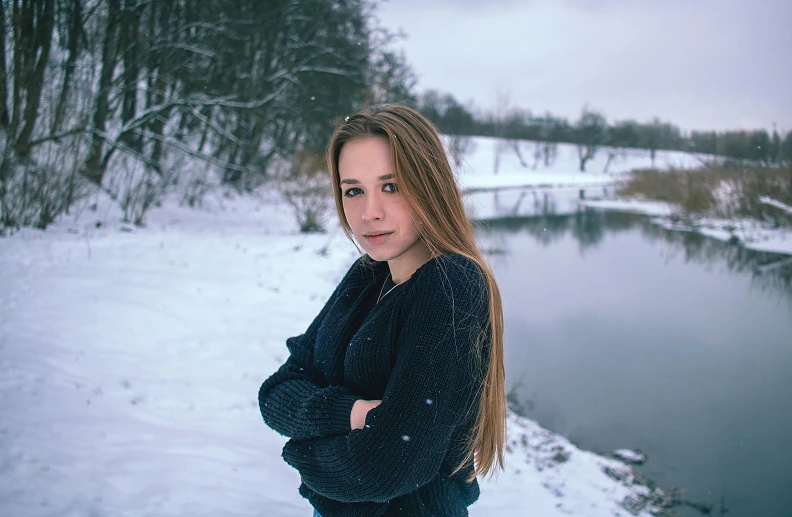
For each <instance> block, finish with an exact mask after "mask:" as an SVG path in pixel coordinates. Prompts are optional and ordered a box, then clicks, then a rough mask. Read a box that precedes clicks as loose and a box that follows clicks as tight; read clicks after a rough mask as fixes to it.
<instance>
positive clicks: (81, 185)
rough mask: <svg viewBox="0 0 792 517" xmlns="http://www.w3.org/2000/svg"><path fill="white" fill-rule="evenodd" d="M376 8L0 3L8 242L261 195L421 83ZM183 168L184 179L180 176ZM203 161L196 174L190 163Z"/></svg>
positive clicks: (255, 2) (242, 2) (1, 172)
mask: <svg viewBox="0 0 792 517" xmlns="http://www.w3.org/2000/svg"><path fill="white" fill-rule="evenodd" d="M374 7H375V5H374V2H373V1H370V0H299V1H295V0H166V1H159V2H151V1H148V0H2V3H1V4H0V36H1V37H0V45H2V48H0V231H2V230H3V229H8V228H18V227H19V226H26V225H32V226H37V227H41V228H44V227H46V226H47V225H48V224H50V223H51V222H52V221H53V219H54V218H55V217H56V216H57V215H59V214H60V213H63V212H64V211H66V210H68V208H69V207H70V206H71V205H72V204H73V202H74V201H75V200H76V199H78V198H80V197H81V196H83V195H84V194H85V193H86V192H88V191H95V190H96V189H97V188H99V189H101V190H103V191H104V192H105V193H107V194H108V195H110V196H111V197H112V198H113V199H115V200H116V201H118V203H120V205H121V207H122V208H123V210H124V213H125V215H126V217H127V219H128V220H129V221H130V222H135V223H140V222H141V221H142V218H143V215H144V214H145V212H146V210H147V208H148V207H150V206H151V205H152V203H155V202H156V201H157V200H158V199H160V198H161V196H162V195H163V194H164V192H166V191H167V190H168V189H172V188H175V187H178V188H179V189H180V192H182V193H183V195H184V196H185V199H186V200H187V201H188V202H193V201H195V200H197V199H200V197H201V195H202V194H203V193H204V192H205V191H206V189H208V188H210V185H209V184H210V183H211V182H212V178H215V180H214V181H215V182H221V183H224V184H227V185H230V186H233V187H235V188H239V189H246V188H252V187H253V186H255V185H257V184H259V183H260V182H261V181H263V180H264V179H265V178H267V177H269V176H271V175H272V174H274V173H275V172H276V171H277V170H278V168H279V167H282V166H283V164H287V163H289V162H290V161H291V158H292V157H293V156H294V154H295V153H296V152H304V151H306V150H312V149H316V150H318V149H323V148H324V146H325V145H326V140H327V136H328V134H329V131H330V130H331V122H332V120H333V119H334V118H335V117H338V116H339V115H342V114H346V113H350V112H352V111H354V110H356V109H358V108H359V107H360V106H361V105H362V104H364V103H366V102H383V101H394V100H396V101H404V100H409V99H410V98H411V97H410V88H411V86H412V84H413V82H414V79H413V77H412V74H411V71H410V69H409V67H407V66H406V65H405V63H404V60H403V58H402V57H401V55H400V54H399V53H396V52H394V51H391V50H389V48H390V47H389V42H390V40H391V35H390V34H388V33H387V32H386V31H384V30H383V29H381V28H379V27H377V26H376V25H375V24H374V22H373V16H372V13H373V9H374ZM185 163H189V164H190V166H189V167H185V166H184V165H185ZM196 164H198V165H200V166H196Z"/></svg>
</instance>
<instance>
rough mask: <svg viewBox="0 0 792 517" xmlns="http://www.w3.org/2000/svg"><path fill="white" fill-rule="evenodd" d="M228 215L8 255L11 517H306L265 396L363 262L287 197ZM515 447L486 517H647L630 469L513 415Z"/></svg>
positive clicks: (194, 216) (2, 321)
mask: <svg viewBox="0 0 792 517" xmlns="http://www.w3.org/2000/svg"><path fill="white" fill-rule="evenodd" d="M213 204H214V205H215V206H214V208H213V209H211V210H210V209H206V210H204V211H194V210H188V209H181V208H178V207H175V206H172V205H166V206H165V207H163V208H160V209H156V210H154V211H153V212H152V213H151V215H150V217H149V224H148V227H147V228H144V229H138V228H129V227H126V226H124V225H121V224H119V223H117V222H115V221H118V214H116V213H115V212H114V211H113V210H112V209H106V210H105V211H103V210H102V209H101V208H100V209H99V210H98V211H91V210H82V211H80V210H78V211H77V212H79V213H80V217H79V219H77V220H74V219H64V220H62V221H60V222H59V223H58V224H57V225H55V226H54V227H53V228H52V229H51V230H49V231H47V232H40V231H35V230H23V231H22V232H20V233H18V234H16V235H14V236H12V237H10V238H6V239H0V328H2V333H0V364H2V368H1V369H0V399H2V400H3V418H2V419H0V444H1V445H0V478H1V479H2V480H3V482H2V483H0V514H2V515H14V516H18V517H29V516H45V515H47V516H49V515H61V516H85V515H157V516H167V515H174V516H177V515H178V516H181V515H187V514H189V515H194V516H201V515H206V516H210V515H211V516H216V515H240V516H243V515H251V516H252V515H267V516H272V517H292V516H294V517H297V516H304V515H310V508H309V505H308V503H307V502H306V501H305V500H304V499H302V498H301V497H300V496H299V494H298V493H297V487H298V485H299V475H298V473H297V472H296V471H294V470H293V469H291V468H290V467H288V466H287V465H286V464H285V463H284V462H283V461H282V460H281V457H280V450H281V447H282V446H283V444H284V443H285V441H286V440H285V438H284V437H281V436H279V435H277V434H276V433H275V432H273V431H272V430H270V429H269V428H267V427H266V426H265V425H264V423H263V422H262V420H261V417H260V415H259V412H258V406H257V400H256V394H257V391H258V387H259V384H260V383H261V381H262V380H263V379H264V378H266V377H267V376H268V375H269V374H270V373H271V372H273V371H274V370H275V369H276V368H277V367H278V366H279V365H280V364H281V363H282V361H284V360H285V358H286V354H287V350H286V347H285V340H286V338H287V337H288V336H291V335H295V334H298V333H300V332H302V331H303V330H304V329H305V328H306V327H307V325H308V324H309V323H310V321H311V319H312V318H313V316H314V315H315V314H316V313H317V312H318V311H319V309H320V308H321V306H322V304H323V302H324V300H325V299H326V298H327V297H328V296H329V295H330V293H331V291H332V289H333V288H334V287H335V285H336V283H337V282H338V281H339V280H340V279H341V277H342V275H343V274H344V272H345V271H346V269H347V267H348V266H349V265H350V264H351V262H352V261H353V260H354V259H355V257H356V255H357V252H356V251H355V249H354V247H353V246H352V245H351V244H350V243H349V242H347V241H346V240H345V239H344V237H343V235H342V234H341V232H340V231H339V230H338V228H335V227H334V229H333V230H332V231H331V232H330V233H329V234H327V235H308V236H306V235H300V234H298V233H297V232H296V227H295V224H294V222H293V221H292V218H291V214H290V213H289V212H288V210H287V209H285V208H284V207H283V206H282V205H281V204H279V203H278V202H275V201H273V200H268V199H250V198H248V199H225V198H218V199H216V200H215V202H214V203H213ZM97 221H99V222H100V223H101V224H100V225H99V227H97V224H96V223H97ZM508 433H509V452H508V454H507V457H506V466H507V468H506V471H505V472H503V473H501V474H500V475H499V476H498V477H497V478H496V479H488V480H481V484H482V496H481V499H480V500H479V501H478V502H477V503H476V504H474V505H473V506H472V507H471V515H473V516H484V515H497V516H502V517H512V516H514V517H517V516H521V517H522V516H524V515H541V516H547V517H552V516H561V515H585V516H598V515H602V516H618V515H621V516H627V515H645V516H648V515H650V514H651V513H650V510H651V504H650V502H649V501H650V500H653V499H655V500H656V499H657V497H658V494H659V492H657V491H655V492H652V491H651V490H650V489H649V488H647V487H646V486H644V485H643V484H642V483H641V482H639V481H638V480H637V479H636V477H635V476H634V475H633V473H632V470H631V469H630V467H629V466H628V465H627V464H626V463H625V462H622V461H618V460H616V459H611V458H605V457H602V456H598V455H595V454H593V453H591V452H587V451H584V450H580V449H578V448H577V447H575V446H574V445H572V444H571V443H569V441H568V440H566V439H565V438H563V437H561V436H559V435H556V434H554V433H551V432H549V431H547V430H545V429H543V428H541V427H540V426H539V425H537V424H536V423H535V422H533V421H531V420H528V419H524V418H520V417H518V416H516V415H510V416H509V427H508Z"/></svg>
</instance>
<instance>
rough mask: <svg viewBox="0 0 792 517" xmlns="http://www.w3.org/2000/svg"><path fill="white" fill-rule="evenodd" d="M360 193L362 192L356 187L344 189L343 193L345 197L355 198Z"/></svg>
mask: <svg viewBox="0 0 792 517" xmlns="http://www.w3.org/2000/svg"><path fill="white" fill-rule="evenodd" d="M361 192H363V191H362V190H361V189H359V188H358V187H352V188H348V189H346V190H345V191H344V195H345V196H346V197H355V196H357V195H358V194H360V193H361Z"/></svg>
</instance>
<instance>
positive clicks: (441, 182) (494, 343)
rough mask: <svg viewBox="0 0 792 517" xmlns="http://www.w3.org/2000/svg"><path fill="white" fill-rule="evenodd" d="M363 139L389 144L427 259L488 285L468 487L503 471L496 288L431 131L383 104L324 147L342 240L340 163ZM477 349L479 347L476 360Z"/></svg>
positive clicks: (351, 121) (353, 119)
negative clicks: (450, 261) (465, 262)
mask: <svg viewBox="0 0 792 517" xmlns="http://www.w3.org/2000/svg"><path fill="white" fill-rule="evenodd" d="M365 138H384V139H386V140H387V141H388V143H389V144H390V148H391V152H392V153H393V162H394V179H395V181H396V184H397V185H398V187H399V193H400V195H401V197H402V198H403V199H404V200H405V202H406V203H407V206H408V207H409V208H410V210H411V213H412V215H413V218H414V220H415V222H416V223H417V225H418V228H419V233H420V236H421V238H422V239H423V241H424V243H425V244H426V246H427V247H428V248H429V251H430V252H431V253H432V255H433V256H437V255H441V254H446V253H458V254H460V255H463V256H465V257H467V258H469V259H470V260H472V261H473V262H475V263H476V264H477V265H478V266H479V268H481V271H482V272H483V273H484V276H485V278H486V282H487V289H488V294H489V296H488V298H489V312H490V322H489V323H490V324H489V327H488V330H489V331H490V336H487V337H489V341H490V343H491V346H490V357H489V367H488V370H487V373H486V376H485V378H484V382H483V384H482V387H481V392H480V401H479V409H478V414H477V416H476V421H475V424H474V427H473V431H472V433H471V436H470V437H469V441H468V447H467V454H466V455H465V458H464V459H463V460H462V462H461V463H460V465H459V466H458V467H457V468H456V469H455V470H454V473H456V472H459V471H460V470H461V469H462V468H464V467H465V465H467V464H469V463H471V462H472V463H474V471H473V474H472V475H471V477H470V480H469V481H472V480H473V479H474V478H475V476H476V475H477V474H479V475H482V476H485V475H489V474H493V473H494V472H495V470H496V469H498V468H499V469H501V470H503V450H504V446H505V442H506V392H505V387H504V386H505V376H506V375H505V369H504V361H503V306H502V303H501V296H500V291H499V289H498V284H497V283H496V282H495V277H494V275H493V274H492V271H491V270H490V268H489V266H488V265H487V264H486V262H485V261H484V259H483V258H482V256H481V253H480V252H479V250H478V247H477V246H476V241H475V238H474V236H473V227H472V226H471V224H470V221H469V219H468V217H467V215H466V214H465V208H464V205H463V203H462V196H461V194H460V192H459V188H458V187H457V184H456V181H455V180H454V174H453V171H452V169H451V165H450V163H449V161H448V157H447V155H446V153H445V149H444V148H443V144H442V142H441V141H440V137H439V135H438V132H437V129H436V128H435V127H434V126H433V125H432V123H431V122H429V121H428V120H427V119H426V118H425V117H424V116H422V115H421V114H420V113H418V112H417V111H415V110H413V109H412V108H409V107H406V106H400V105H396V104H385V105H378V106H371V107H369V108H367V109H364V110H362V111H361V112H359V113H356V114H354V115H352V116H350V117H348V118H347V119H345V121H344V123H342V124H341V125H339V126H338V127H337V128H336V130H335V132H334V133H333V136H332V138H331V139H330V145H329V147H328V149H327V166H328V170H329V171H330V176H331V178H332V182H333V196H334V197H335V202H336V210H337V212H338V218H339V221H340V222H341V226H342V228H343V229H344V233H346V235H347V237H349V239H350V240H353V237H352V229H351V228H350V226H349V223H348V222H347V220H346V216H345V215H344V208H343V203H342V201H343V200H342V197H341V196H342V194H341V185H340V176H339V171H338V160H339V156H340V154H341V148H342V147H343V146H344V144H345V143H347V142H350V141H352V140H360V139H365ZM353 242H354V240H353ZM480 341H481V340H480ZM483 344H484V343H481V342H480V343H479V347H478V352H479V357H481V353H482V345H483Z"/></svg>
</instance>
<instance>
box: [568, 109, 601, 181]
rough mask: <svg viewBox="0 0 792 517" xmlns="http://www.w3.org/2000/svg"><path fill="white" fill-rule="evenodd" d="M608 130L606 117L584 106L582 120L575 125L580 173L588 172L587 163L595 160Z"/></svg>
mask: <svg viewBox="0 0 792 517" xmlns="http://www.w3.org/2000/svg"><path fill="white" fill-rule="evenodd" d="M607 130H608V124H607V122H606V120H605V117H604V116H603V115H602V114H601V113H599V112H597V111H592V110H590V109H589V107H588V105H586V106H584V107H583V111H582V113H581V114H580V118H579V119H578V121H577V123H576V124H575V136H576V140H577V149H578V158H579V159H580V172H585V171H586V163H588V161H589V160H591V159H592V158H594V156H595V155H596V154H597V151H598V150H599V148H600V146H602V144H603V143H604V142H605V140H606V138H607Z"/></svg>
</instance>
